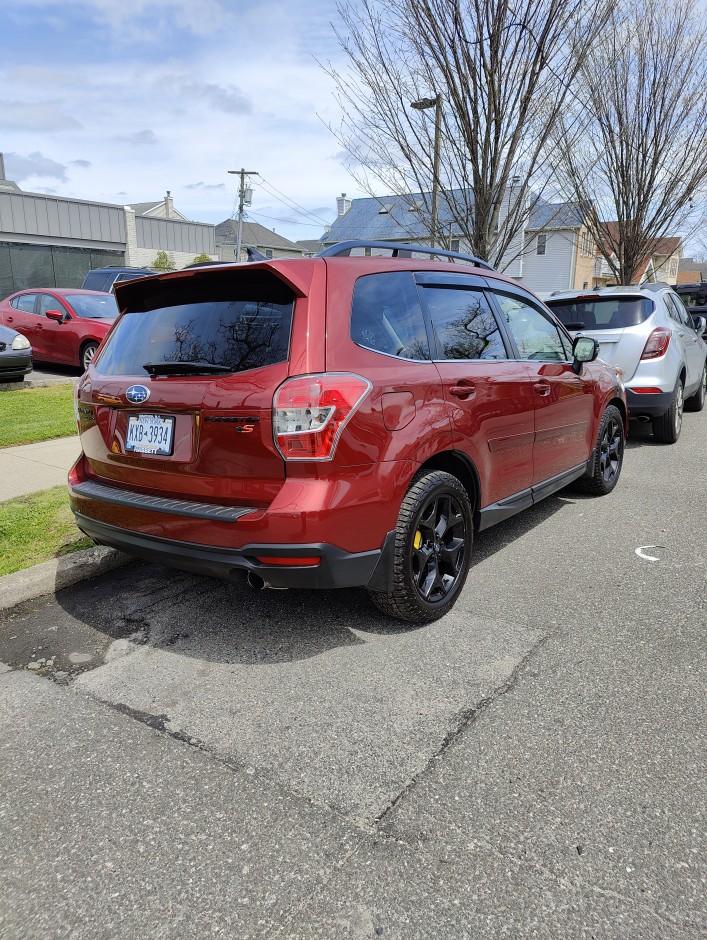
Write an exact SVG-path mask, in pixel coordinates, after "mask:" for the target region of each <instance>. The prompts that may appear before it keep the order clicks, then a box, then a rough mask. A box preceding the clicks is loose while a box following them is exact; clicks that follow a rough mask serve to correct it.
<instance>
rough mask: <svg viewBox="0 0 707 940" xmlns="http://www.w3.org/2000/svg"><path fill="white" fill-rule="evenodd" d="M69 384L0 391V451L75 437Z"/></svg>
mask: <svg viewBox="0 0 707 940" xmlns="http://www.w3.org/2000/svg"><path fill="white" fill-rule="evenodd" d="M73 395H74V389H73V386H72V385H71V384H61V385H48V386H46V387H44V388H27V389H22V390H21V391H12V392H10V391H0V447H11V446H12V445H13V444H32V443H34V442H35V441H50V440H52V439H53V438H55V437H69V436H70V435H71V434H76V420H75V418H74V404H73Z"/></svg>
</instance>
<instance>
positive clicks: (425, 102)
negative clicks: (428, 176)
mask: <svg viewBox="0 0 707 940" xmlns="http://www.w3.org/2000/svg"><path fill="white" fill-rule="evenodd" d="M410 107H411V108H414V109H415V111H426V110H427V109H428V108H434V109H435V144H434V157H433V159H432V226H431V227H432V247H433V248H436V247H437V200H438V197H439V145H440V139H441V136H442V95H441V94H440V93H438V94H437V95H435V97H434V98H420V99H419V101H411V102H410Z"/></svg>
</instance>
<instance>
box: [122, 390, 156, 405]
mask: <svg viewBox="0 0 707 940" xmlns="http://www.w3.org/2000/svg"><path fill="white" fill-rule="evenodd" d="M125 397H126V398H127V399H128V401H129V402H132V404H133V405H141V404H142V403H143V402H144V401H147V399H148V398H149V397H150V389H149V388H146V387H145V386H144V385H131V386H130V388H129V389H128V390H127V392H126V393H125Z"/></svg>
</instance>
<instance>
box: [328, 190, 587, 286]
mask: <svg viewBox="0 0 707 940" xmlns="http://www.w3.org/2000/svg"><path fill="white" fill-rule="evenodd" d="M451 198H453V193H446V194H445V193H442V194H441V197H440V203H439V210H438V220H439V222H438V224H439V231H440V232H441V234H442V237H443V240H444V243H445V247H448V248H449V249H450V250H452V251H461V252H464V251H469V246H468V245H467V244H466V243H465V242H464V239H463V237H462V234H461V232H460V231H459V227H458V225H457V223H456V222H455V221H454V219H453V217H452V213H451V211H450V208H449V202H448V200H449V199H451ZM429 203H430V194H429V193H410V194H409V195H404V196H399V195H392V196H379V197H365V198H361V199H347V198H346V195H345V194H344V193H342V195H341V197H339V198H338V199H337V218H336V220H335V221H334V222H333V223H332V226H331V229H330V230H329V232H328V233H325V234H324V235H322V239H321V241H322V243H323V245H324V246H326V245H332V244H336V243H337V242H342V241H349V240H354V239H362V240H369V241H389V242H402V243H404V244H411V245H412V244H418V245H421V244H426V245H428V244H429V243H430V236H429V225H428V223H427V222H426V221H425V220H426V219H427V218H428V217H429V212H428V210H427V209H426V206H429ZM503 211H504V210H503V209H502V212H503ZM594 254H595V250H594V244H593V240H592V239H591V237H590V235H589V232H588V230H587V228H586V225H585V224H584V216H583V213H582V211H581V209H580V207H579V204H577V203H570V202H549V201H546V200H542V199H538V198H535V199H534V200H531V199H529V200H528V212H527V221H526V224H525V226H524V228H523V230H522V232H520V233H519V234H518V236H517V238H516V239H515V240H514V244H513V245H512V246H511V247H510V249H509V251H507V252H506V254H505V255H504V258H503V259H502V263H501V265H499V270H502V271H503V272H504V273H505V274H508V275H509V276H510V277H513V278H516V279H517V280H519V281H520V282H521V283H523V284H525V285H527V286H528V287H529V288H530V289H531V290H535V291H540V292H543V293H548V292H550V291H553V290H562V289H564V290H566V289H568V288H572V289H575V288H576V289H582V288H583V287H591V286H592V275H593V270H594Z"/></svg>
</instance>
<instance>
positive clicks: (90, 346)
mask: <svg viewBox="0 0 707 940" xmlns="http://www.w3.org/2000/svg"><path fill="white" fill-rule="evenodd" d="M97 349H98V343H93V342H91V343H86V345H85V346H83V347H82V349H81V366H82V367H83V370H84V372H85V371H86V369H88V367H89V365H90V364H91V363H92V362H93V357H94V356H95V355H96V350H97Z"/></svg>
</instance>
